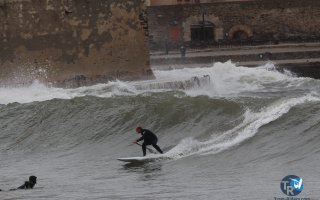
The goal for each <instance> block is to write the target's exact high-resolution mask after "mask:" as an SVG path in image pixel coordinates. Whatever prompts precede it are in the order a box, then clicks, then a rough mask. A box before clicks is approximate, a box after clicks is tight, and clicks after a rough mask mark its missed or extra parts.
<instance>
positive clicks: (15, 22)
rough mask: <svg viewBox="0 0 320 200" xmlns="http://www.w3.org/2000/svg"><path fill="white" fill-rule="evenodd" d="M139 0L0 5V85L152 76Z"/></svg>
mask: <svg viewBox="0 0 320 200" xmlns="http://www.w3.org/2000/svg"><path fill="white" fill-rule="evenodd" d="M145 8H146V7H145V4H144V1H143V0H134V1H124V0H0V20H1V24H0V46H1V48H0V66H1V68H0V83H1V84H2V85H3V84H27V83H30V82H32V81H33V80H35V79H38V80H40V81H42V82H46V83H53V84H55V85H60V86H70V87H74V86H81V85H88V84H94V83H98V82H105V81H107V80H115V79H122V80H133V79H140V78H150V77H153V75H152V71H151V70H150V66H149V50H148V44H147V30H146V25H147V23H146V15H145Z"/></svg>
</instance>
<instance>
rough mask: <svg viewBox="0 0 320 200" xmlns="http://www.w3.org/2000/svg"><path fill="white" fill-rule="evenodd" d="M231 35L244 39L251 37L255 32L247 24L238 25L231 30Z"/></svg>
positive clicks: (238, 39)
mask: <svg viewBox="0 0 320 200" xmlns="http://www.w3.org/2000/svg"><path fill="white" fill-rule="evenodd" d="M229 36H230V38H231V39H232V40H237V41H243V40H248V39H250V38H251V37H252V36H253V34H252V30H251V28H249V27H248V26H246V25H236V26H234V27H232V28H231V29H230V31H229Z"/></svg>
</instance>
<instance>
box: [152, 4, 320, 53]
mask: <svg viewBox="0 0 320 200" xmlns="http://www.w3.org/2000/svg"><path fill="white" fill-rule="evenodd" d="M148 17H149V31H150V33H151V34H150V41H151V43H150V44H151V45H153V47H161V48H163V47H164V46H165V43H166V40H169V41H170V42H171V43H172V44H174V43H177V41H172V33H174V30H178V31H176V32H180V41H179V42H182V41H183V42H190V41H191V32H190V30H191V29H190V27H191V25H194V24H200V25H201V22H203V21H205V22H209V23H211V24H212V25H213V35H214V41H213V42H215V43H218V42H223V41H227V40H229V41H233V40H239V39H243V38H239V34H242V35H241V37H244V39H245V40H247V41H248V40H250V41H257V42H265V41H275V42H279V41H301V40H312V39H315V38H317V39H319V38H320V1H316V0H304V1H301V0H283V1H282V0H281V1H279V0H259V1H247V2H240V1H238V2H217V3H212V4H200V5H183V6H182V5H180V6H155V7H149V8H148Z"/></svg>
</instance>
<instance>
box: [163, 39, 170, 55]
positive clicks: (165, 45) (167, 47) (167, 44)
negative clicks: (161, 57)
mask: <svg viewBox="0 0 320 200" xmlns="http://www.w3.org/2000/svg"><path fill="white" fill-rule="evenodd" d="M164 47H165V51H166V55H168V54H169V42H168V39H166V40H165V43H164Z"/></svg>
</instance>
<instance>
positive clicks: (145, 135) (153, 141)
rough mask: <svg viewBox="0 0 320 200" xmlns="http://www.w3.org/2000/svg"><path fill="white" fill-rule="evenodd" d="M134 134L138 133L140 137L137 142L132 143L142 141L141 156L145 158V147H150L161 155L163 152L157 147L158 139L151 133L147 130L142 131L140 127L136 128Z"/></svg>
mask: <svg viewBox="0 0 320 200" xmlns="http://www.w3.org/2000/svg"><path fill="white" fill-rule="evenodd" d="M136 132H137V133H140V134H141V135H142V137H140V138H139V139H138V140H136V141H134V142H133V143H137V142H139V141H142V140H143V143H142V152H143V156H146V149H147V145H152V146H153V148H155V149H156V150H157V151H158V152H159V153H161V154H163V151H162V150H161V149H160V147H159V146H158V145H157V142H158V138H157V136H156V135H155V134H154V133H152V132H151V131H149V130H147V129H142V128H141V127H137V128H136Z"/></svg>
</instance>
